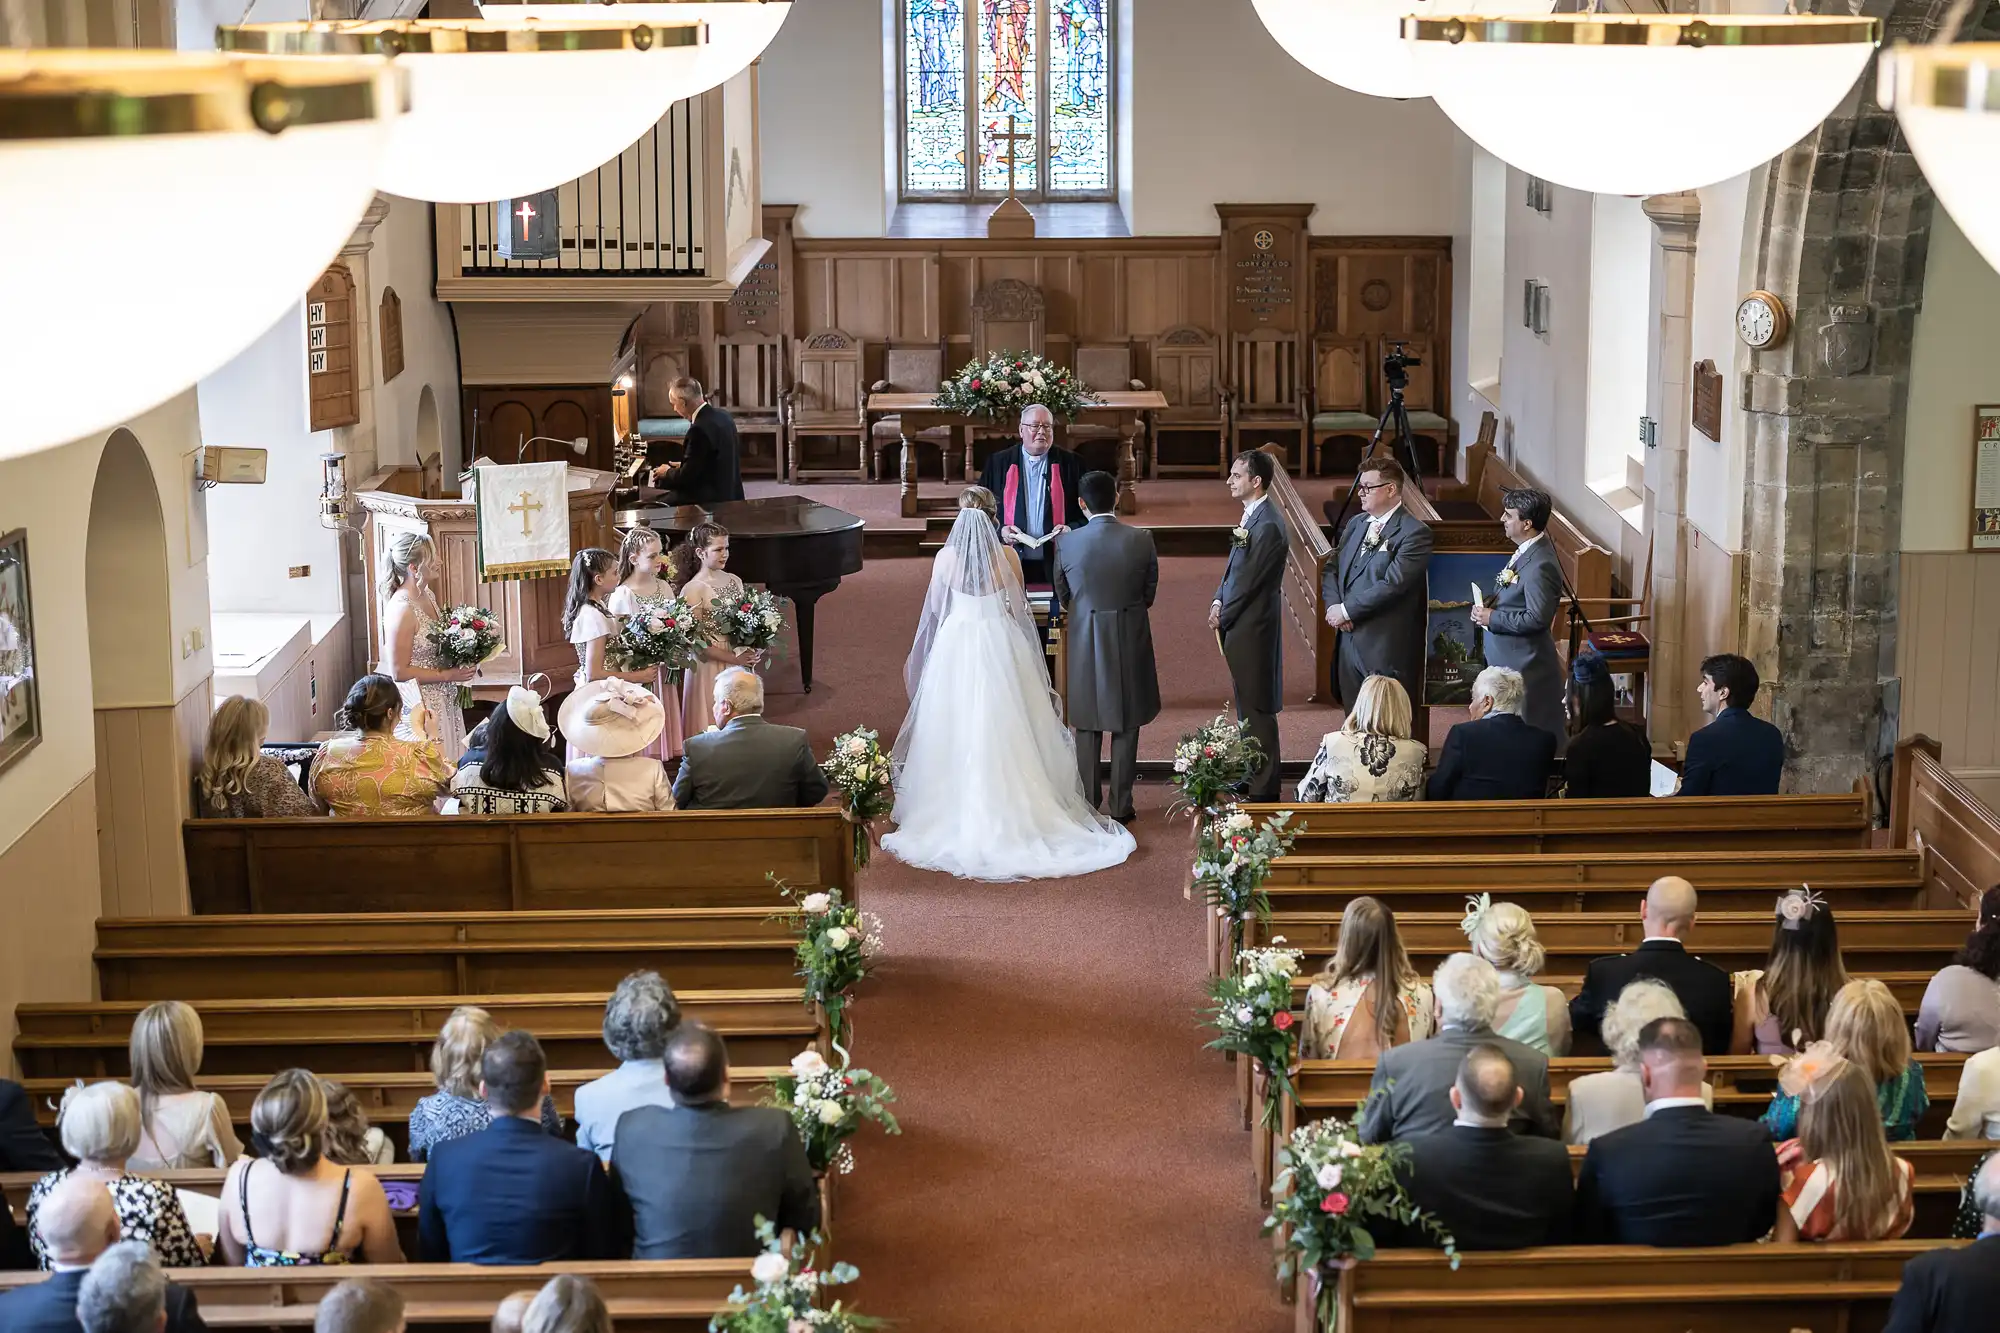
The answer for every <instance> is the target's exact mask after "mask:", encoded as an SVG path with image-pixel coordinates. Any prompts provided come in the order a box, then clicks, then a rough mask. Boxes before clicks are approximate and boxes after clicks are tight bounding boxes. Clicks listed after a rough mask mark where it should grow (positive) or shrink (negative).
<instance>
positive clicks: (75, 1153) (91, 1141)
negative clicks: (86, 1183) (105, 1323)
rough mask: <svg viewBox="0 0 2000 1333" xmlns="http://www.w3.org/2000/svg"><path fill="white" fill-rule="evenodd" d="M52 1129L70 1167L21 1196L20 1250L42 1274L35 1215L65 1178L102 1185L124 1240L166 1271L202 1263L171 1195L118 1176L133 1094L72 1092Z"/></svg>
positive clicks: (131, 1141)
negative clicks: (138, 1244) (153, 1253)
mask: <svg viewBox="0 0 2000 1333" xmlns="http://www.w3.org/2000/svg"><path fill="white" fill-rule="evenodd" d="M56 1127H57V1131H58V1133H60V1134H61V1136H62V1146H63V1151H64V1152H66V1153H68V1154H69V1155H70V1156H71V1157H74V1158H76V1159H77V1164H76V1165H75V1166H73V1167H65V1168H63V1169H62V1170H60V1171H51V1172H49V1174H47V1175H46V1176H43V1177H42V1178H41V1179H40V1180H38V1181H36V1182H35V1183H34V1186H33V1187H32V1188H30V1189H29V1191H28V1243H29V1245H30V1246H32V1247H33V1250H34V1255H35V1262H36V1264H37V1265H38V1266H39V1267H42V1268H49V1267H51V1266H52V1265H53V1260H52V1258H51V1256H50V1255H49V1252H48V1250H47V1249H46V1248H45V1247H44V1246H43V1244H42V1236H41V1233H40V1231H39V1230H38V1229H37V1228H36V1226H35V1221H36V1215H37V1214H38V1213H40V1212H41V1208H42V1202H43V1201H44V1200H45V1199H47V1198H48V1197H49V1196H50V1195H51V1194H52V1193H54V1191H55V1189H56V1187H57V1186H58V1185H61V1184H62V1183H63V1182H64V1181H65V1180H69V1179H71V1178H72V1177H82V1178H84V1179H87V1180H96V1181H100V1182H102V1183H103V1185H104V1187H105V1188H106V1189H108V1190H110V1191H111V1203H112V1206H113V1207H114V1208H116V1209H117V1212H118V1225H119V1229H120V1231H121V1232H122V1234H123V1235H124V1237H125V1239H127V1240H135V1241H144V1242H146V1243H147V1244H148V1245H150V1246H152V1247H153V1249H155V1250H157V1251H158V1252H159V1255H160V1259H161V1261H162V1262H164V1263H165V1264H167V1265H168V1266H169V1267H171V1268H193V1267H197V1266H199V1265H201V1264H205V1263H207V1262H208V1256H207V1255H206V1254H205V1253H203V1251H202V1247H201V1244H200V1242H199V1241H197V1240H196V1239H195V1234H194V1229H193V1228H192V1227H190V1226H189V1225H188V1219H187V1214H186V1213H185V1212H184V1211H182V1209H181V1202H180V1198H179V1196H178V1195H176V1194H175V1193H174V1187H173V1186H171V1185H169V1184H167V1183H166V1182H165V1181H163V1180H153V1179H150V1178H148V1177H146V1176H135V1175H133V1174H131V1172H130V1171H128V1170H127V1169H126V1163H128V1162H130V1161H131V1160H132V1155H133V1154H134V1153H136V1152H138V1151H139V1135H140V1128H139V1094H138V1093H136V1092H134V1091H133V1090H132V1089H131V1088H129V1087H127V1086H126V1085H125V1084H123V1083H91V1084H88V1085H85V1086H82V1087H73V1088H71V1089H69V1091H67V1092H65V1093H64V1094H63V1099H62V1110H61V1111H59V1112H57V1114H56Z"/></svg>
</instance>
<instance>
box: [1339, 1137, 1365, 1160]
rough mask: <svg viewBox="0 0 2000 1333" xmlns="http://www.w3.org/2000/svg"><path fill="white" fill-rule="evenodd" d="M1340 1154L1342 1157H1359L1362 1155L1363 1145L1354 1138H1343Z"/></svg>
mask: <svg viewBox="0 0 2000 1333" xmlns="http://www.w3.org/2000/svg"><path fill="white" fill-rule="evenodd" d="M1340 1155H1341V1156H1342V1157H1359V1156H1360V1155H1361V1145H1360V1144H1358V1143H1356V1142H1354V1141H1353V1140H1352V1139H1346V1140H1343V1141H1342V1142H1341V1145H1340Z"/></svg>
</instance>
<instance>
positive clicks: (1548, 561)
mask: <svg viewBox="0 0 2000 1333" xmlns="http://www.w3.org/2000/svg"><path fill="white" fill-rule="evenodd" d="M1502 504H1503V505H1504V506H1505V507H1504V508H1502V510H1501V511H1500V526H1501V528H1502V529H1503V530H1504V531H1505V532H1506V534H1507V539H1508V540H1509V541H1511V542H1513V543H1514V554H1513V556H1512V557H1511V558H1510V559H1509V560H1508V561H1507V568H1506V571H1505V572H1503V573H1502V574H1501V575H1500V577H1499V579H1498V580H1497V581H1496V582H1495V585H1494V588H1493V591H1492V592H1490V593H1489V594H1488V596H1487V605H1485V606H1475V607H1473V608H1472V623H1473V624H1475V625H1478V626H1480V627H1482V628H1483V629H1484V630H1485V631H1486V635H1485V639H1486V665H1488V666H1500V667H1512V668H1513V669H1514V670H1516V671H1518V672H1520V673H1521V683H1522V684H1523V685H1524V686H1526V687H1527V704H1526V706H1525V707H1523V708H1522V710H1521V718H1522V720H1523V721H1525V722H1527V723H1528V724H1529V725H1530V726H1535V727H1540V728H1541V729H1542V730H1543V731H1546V732H1548V733H1549V734H1550V735H1552V736H1554V737H1555V738H1556V753H1557V754H1561V753H1562V752H1563V751H1564V750H1565V749H1567V748H1568V746H1569V718H1568V714H1567V713H1566V712H1565V710H1564V708H1563V669H1562V661H1561V659H1559V658H1558V657H1557V656H1556V641H1555V638H1554V637H1553V635H1552V634H1551V633H1550V626H1552V625H1554V624H1555V619H1556V614H1557V613H1558V612H1559V611H1560V610H1561V609H1562V596H1563V576H1562V568H1561V567H1560V566H1559V565H1557V564H1556V552H1555V548H1554V547H1553V546H1551V545H1549V539H1548V536H1547V529H1548V526H1549V517H1550V515H1551V514H1553V513H1554V507H1553V506H1552V505H1551V504H1550V503H1549V497H1548V496H1547V495H1546V494H1545V493H1543V492H1541V491H1533V490H1519V491H1508V492H1507V494H1506V495H1505V496H1503V497H1502Z"/></svg>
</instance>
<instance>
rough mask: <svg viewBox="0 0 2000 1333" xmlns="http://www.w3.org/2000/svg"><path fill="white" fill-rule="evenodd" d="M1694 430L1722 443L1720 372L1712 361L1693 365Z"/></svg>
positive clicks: (1698, 362)
mask: <svg viewBox="0 0 2000 1333" xmlns="http://www.w3.org/2000/svg"><path fill="white" fill-rule="evenodd" d="M1694 428H1695V429H1696V430H1698V431H1700V432H1701V433H1702V434H1703V435H1706V436H1708V438H1709V439H1711V440H1714V441H1715V442H1716V443H1717V444H1721V443H1722V372H1721V371H1719V370H1717V369H1716V368H1715V362H1713V361H1697V362H1695V363H1694Z"/></svg>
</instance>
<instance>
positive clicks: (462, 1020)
mask: <svg viewBox="0 0 2000 1333" xmlns="http://www.w3.org/2000/svg"><path fill="white" fill-rule="evenodd" d="M499 1035H500V1025H499V1024H498V1023H496V1022H494V1021H493V1015H491V1014H489V1013H487V1012H486V1011H485V1010H484V1009H481V1008H479V1007H478V1006H477V1005H470V1004H465V1005H460V1006H459V1007H458V1008H456V1009H454V1010H452V1011H451V1017H449V1018H447V1019H445V1021H444V1026H443V1027H442V1028H440V1029H439V1030H438V1038H437V1041H436V1043H435V1044H434V1045H432V1047H431V1077H432V1078H433V1079H435V1080H436V1081H437V1088H438V1090H437V1091H436V1092H434V1093H432V1094H431V1095H430V1096H428V1097H423V1098H420V1099H418V1101H417V1104H416V1105H415V1106H413V1107H411V1108H410V1160H411V1161H413V1162H422V1161H425V1160H427V1159H429V1157H430V1155H431V1149H432V1148H434V1147H436V1146H437V1145H438V1144H440V1143H446V1142H449V1141H450V1140H452V1139H462V1138H464V1137H465V1136H466V1135H468V1134H477V1133H478V1132H479V1131H480V1130H482V1129H485V1128H486V1127H487V1126H488V1125H490V1124H492V1123H493V1113H492V1112H491V1111H489V1110H488V1109H487V1107H486V1103H485V1102H484V1101H482V1100H481V1099H480V1096H479V1062H480V1061H481V1060H482V1059H484V1058H485V1055H486V1047H487V1044H488V1043H490V1042H491V1041H492V1040H493V1039H494V1038H495V1037H498V1036H499ZM542 1128H543V1130H545V1131H546V1132H548V1133H550V1134H554V1135H557V1136H560V1135H561V1134H562V1117H561V1116H559V1115H557V1114H556V1102H555V1098H553V1097H549V1096H544V1097H543V1098H542Z"/></svg>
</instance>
